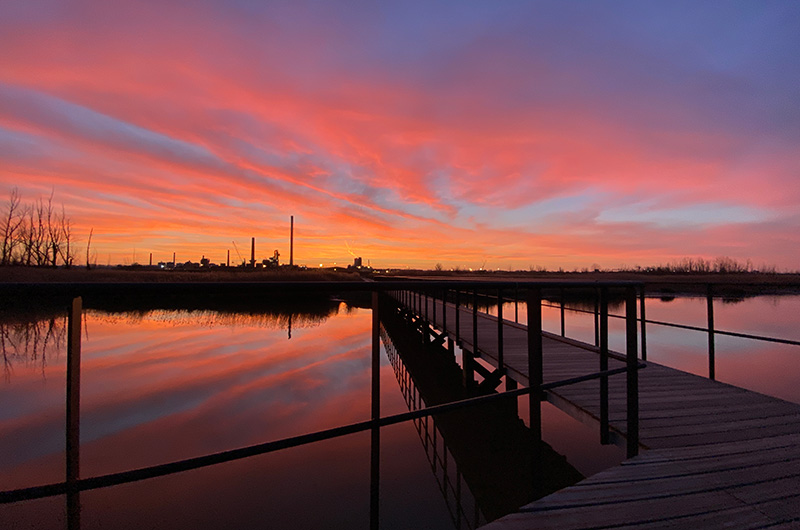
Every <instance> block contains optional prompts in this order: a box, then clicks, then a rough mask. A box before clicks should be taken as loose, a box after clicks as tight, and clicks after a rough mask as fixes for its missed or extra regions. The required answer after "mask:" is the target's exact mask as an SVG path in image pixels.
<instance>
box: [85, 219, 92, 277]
mask: <svg viewBox="0 0 800 530" xmlns="http://www.w3.org/2000/svg"><path fill="white" fill-rule="evenodd" d="M93 233H94V228H91V229H90V230H89V240H88V241H86V270H89V269H91V268H92V266H91V261H90V257H89V249H90V248H92V234H93Z"/></svg>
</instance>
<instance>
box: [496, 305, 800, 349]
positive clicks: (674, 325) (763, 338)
mask: <svg viewBox="0 0 800 530" xmlns="http://www.w3.org/2000/svg"><path fill="white" fill-rule="evenodd" d="M507 301H510V302H513V301H514V300H513V299H509V300H507ZM542 305H543V306H544V307H550V308H554V309H560V308H561V306H560V305H558V304H546V303H543V304H542ZM564 309H565V310H566V311H570V312H572V313H585V314H589V315H593V314H594V311H589V310H588V309H579V308H577V307H569V306H567V305H565V306H564ZM608 317H609V318H619V319H624V318H625V316H624V315H614V314H612V313H609V314H608ZM636 320H637V322H642V319H641V318H637V319H636ZM644 322H645V323H646V324H655V325H658V326H665V327H670V328H678V329H686V330H690V331H700V332H703V333H708V328H704V327H701V326H692V325H689V324H678V323H676V322H665V321H663V320H652V319H649V318H646V319H645V320H644ZM714 334H715V335H727V336H729V337H740V338H743V339H752V340H760V341H764V342H775V343H779V344H789V345H791V346H800V341H797V340H791V339H781V338H777V337H767V336H764V335H755V334H751V333H740V332H737V331H725V330H722V329H717V328H714Z"/></svg>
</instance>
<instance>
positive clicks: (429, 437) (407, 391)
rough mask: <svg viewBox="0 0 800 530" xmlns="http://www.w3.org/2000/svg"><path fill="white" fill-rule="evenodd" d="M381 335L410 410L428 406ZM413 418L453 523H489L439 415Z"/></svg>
mask: <svg viewBox="0 0 800 530" xmlns="http://www.w3.org/2000/svg"><path fill="white" fill-rule="evenodd" d="M381 338H382V339H383V344H384V347H385V349H386V355H387V356H388V357H389V362H390V363H391V365H392V368H393V369H394V373H395V377H396V378H397V382H398V384H399V386H400V392H401V393H402V394H403V399H404V400H405V402H406V406H407V407H408V409H409V410H418V409H421V408H425V406H426V404H425V401H424V399H423V398H422V396H421V395H420V394H419V393H418V392H417V388H416V386H415V385H414V378H413V377H412V375H411V373H409V372H408V370H407V369H406V367H405V365H404V364H403V361H402V359H401V358H400V355H399V354H398V352H397V350H396V349H395V347H394V344H393V343H392V341H391V339H390V338H388V336H387V335H386V333H385V331H384V332H382V333H381ZM429 420H430V421H429ZM413 422H414V427H415V428H416V431H417V434H418V435H419V438H420V441H421V442H422V446H423V447H424V449H425V456H426V458H427V459H428V463H429V464H430V466H431V471H432V472H433V476H434V478H435V479H436V483H437V484H438V486H439V491H440V492H441V494H442V496H443V497H444V501H445V504H446V505H447V510H448V511H449V513H450V517H451V519H452V521H453V525H455V528H457V529H459V530H460V529H461V528H464V527H466V528H468V529H474V528H477V527H478V526H481V525H482V524H485V523H487V522H488V521H487V520H486V517H484V516H483V514H482V513H481V511H480V506H479V505H478V501H477V499H476V498H475V495H474V494H473V493H472V491H471V490H470V489H469V485H467V484H466V483H464V486H463V487H462V482H464V480H463V477H462V475H461V471H460V469H459V467H458V464H457V463H456V461H455V458H453V457H452V455H451V454H450V452H449V450H448V447H447V442H446V440H445V439H444V437H443V436H441V435H438V436H437V428H436V420H435V418H434V417H428V416H425V417H424V418H418V419H415V420H413ZM431 431H432V434H431ZM438 440H441V444H442V449H441V451H439V442H438ZM431 447H432V448H433V450H432V451H431V449H430V448H431ZM448 460H452V461H453V462H454V463H455V466H452V465H451V466H450V469H452V468H453V467H455V474H456V476H455V481H453V480H451V479H450V474H449V471H448V465H447V462H448ZM439 470H441V471H442V475H441V476H439V473H438V471H439ZM465 492H467V493H469V498H471V499H472V506H473V510H471V513H467V509H465V507H464V503H463V501H464V500H465V499H464V493H465ZM451 498H452V501H453V502H454V503H455V504H454V505H453V504H451Z"/></svg>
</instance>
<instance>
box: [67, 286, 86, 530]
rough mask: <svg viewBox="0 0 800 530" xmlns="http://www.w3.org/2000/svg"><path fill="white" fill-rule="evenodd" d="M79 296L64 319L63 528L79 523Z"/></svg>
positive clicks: (80, 301)
mask: <svg viewBox="0 0 800 530" xmlns="http://www.w3.org/2000/svg"><path fill="white" fill-rule="evenodd" d="M82 305H83V303H82V300H81V298H80V297H78V298H75V299H73V300H72V305H71V306H70V309H69V316H68V318H67V441H66V457H67V458H66V464H67V528H68V529H69V530H78V529H79V528H80V526H81V499H80V490H79V489H78V480H79V479H80V445H81V430H80V427H81V314H82V312H83V307H82Z"/></svg>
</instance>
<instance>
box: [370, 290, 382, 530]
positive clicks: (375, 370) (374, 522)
mask: <svg viewBox="0 0 800 530" xmlns="http://www.w3.org/2000/svg"><path fill="white" fill-rule="evenodd" d="M379 310H380V306H379V304H378V292H377V291H373V293H372V421H373V422H374V423H373V424H372V432H371V434H372V437H371V441H372V444H371V450H370V503H369V521H370V524H369V527H370V529H371V530H378V527H379V523H380V517H379V513H380V476H381V474H380V463H381V456H380V455H381V453H380V448H381V431H380V427H378V423H377V422H378V420H379V419H380V417H381V377H380V370H381V360H380V355H381V334H380V331H381V322H380V311H379Z"/></svg>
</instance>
